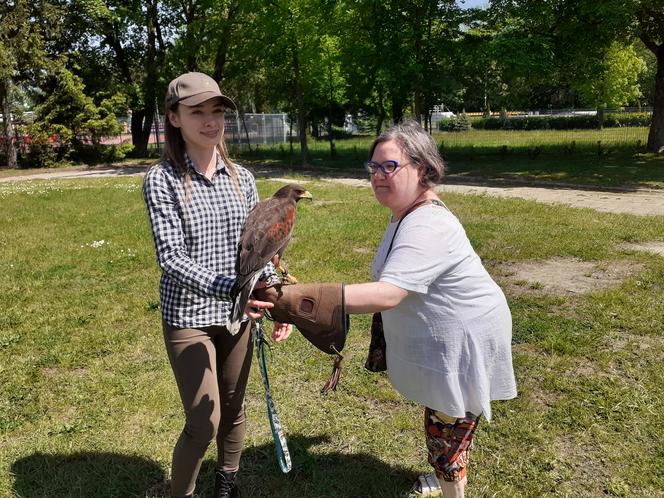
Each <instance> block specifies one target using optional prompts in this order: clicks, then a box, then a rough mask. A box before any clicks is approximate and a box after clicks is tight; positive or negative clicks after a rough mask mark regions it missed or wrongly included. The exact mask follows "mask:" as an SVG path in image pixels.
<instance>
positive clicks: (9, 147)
mask: <svg viewBox="0 0 664 498" xmlns="http://www.w3.org/2000/svg"><path fill="white" fill-rule="evenodd" d="M9 84H10V83H9V80H8V79H4V78H3V79H2V80H1V81H0V113H1V114H2V139H3V142H4V145H5V147H4V149H5V154H6V155H7V166H9V167H10V168H17V167H18V160H17V155H16V144H15V143H14V130H13V126H12V118H11V109H10V108H9Z"/></svg>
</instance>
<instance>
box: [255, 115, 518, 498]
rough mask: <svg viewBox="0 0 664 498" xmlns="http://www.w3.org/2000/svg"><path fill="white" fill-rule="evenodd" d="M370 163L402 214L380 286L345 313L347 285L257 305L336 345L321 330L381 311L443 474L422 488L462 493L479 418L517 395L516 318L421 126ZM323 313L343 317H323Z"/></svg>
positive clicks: (393, 140) (394, 358) (378, 275)
mask: <svg viewBox="0 0 664 498" xmlns="http://www.w3.org/2000/svg"><path fill="white" fill-rule="evenodd" d="M370 157H371V160H370V161H367V162H366V168H367V170H368V171H369V173H370V175H371V187H372V188H373V191H374V194H375V196H376V199H377V200H378V202H379V203H381V204H382V205H383V206H385V207H387V208H389V209H390V211H391V213H392V216H391V220H390V223H389V224H388V227H387V230H386V231H385V234H384V236H383V240H382V241H381V243H380V246H379V247H378V251H377V253H376V256H375V258H374V262H373V265H372V276H373V280H374V281H373V282H369V283H363V284H353V285H347V286H345V309H344V298H343V287H341V289H342V290H341V291H338V292H336V293H331V292H329V288H330V287H332V288H334V285H337V284H331V285H330V284H323V285H320V284H301V285H294V286H287V287H283V288H281V289H280V291H279V292H272V295H270V294H269V292H268V289H261V290H259V291H258V292H259V299H261V300H262V301H266V302H272V303H274V304H275V308H274V309H272V310H271V311H272V312H273V313H272V314H273V315H274V316H277V314H279V316H283V317H284V318H280V321H283V322H287V323H297V324H298V327H299V328H300V330H303V327H305V328H306V327H310V328H311V329H312V330H309V332H308V334H309V335H308V337H309V336H310V335H311V333H313V334H315V333H316V329H317V328H318V329H319V332H321V337H322V340H323V341H328V342H329V341H330V340H332V339H330V337H332V338H333V339H334V334H332V335H330V336H327V335H325V334H326V333H327V332H329V330H331V329H334V327H333V326H332V327H321V326H320V325H321V324H326V325H327V324H329V323H330V322H335V320H334V317H335V316H337V317H338V316H342V315H343V314H345V313H375V312H382V313H381V314H382V319H383V329H384V333H385V342H386V345H387V347H386V350H387V370H388V374H389V377H390V380H391V382H392V385H393V386H394V387H395V389H397V391H399V392H400V393H401V394H402V395H404V396H405V397H406V398H408V399H410V400H412V401H415V402H417V403H419V404H421V405H423V406H424V429H425V433H426V442H427V448H428V452H429V462H430V463H431V465H432V466H433V468H434V472H433V473H430V474H426V475H424V476H420V478H419V479H418V482H416V483H415V487H414V489H415V492H416V493H418V494H420V495H422V496H428V495H432V494H437V493H439V492H440V490H441V489H442V492H443V495H444V496H445V497H446V498H450V497H454V498H458V497H463V496H464V487H465V483H466V466H467V464H468V452H469V450H470V447H471V443H472V440H473V435H474V433H475V430H476V429H477V424H478V423H479V420H480V417H481V416H482V415H484V417H486V418H487V419H490V418H491V401H493V400H502V399H511V398H514V397H515V396H516V383H515V381H514V372H513V370H512V352H511V339H512V318H511V315H510V310H509V308H508V306H507V301H506V300H505V296H504V295H503V293H502V291H501V290H500V288H499V287H498V286H497V285H496V283H495V282H494V281H493V280H492V279H491V277H490V276H489V274H488V273H487V271H486V270H485V269H484V267H483V266H482V262H481V261H480V258H479V257H478V256H477V254H476V253H475V251H474V250H473V248H472V246H471V245H470V242H469V241H468V237H466V233H465V231H464V229H463V227H462V226H461V223H459V220H458V219H457V218H456V216H454V214H452V212H451V211H450V210H449V209H448V208H447V207H446V206H445V204H443V203H442V202H441V201H440V200H439V199H438V196H437V195H436V194H435V192H434V191H433V190H432V187H433V186H434V185H435V184H436V183H438V182H440V180H441V178H442V176H443V170H444V165H443V160H442V159H441V157H440V155H439V153H438V148H437V147H436V144H435V142H434V141H433V139H432V138H431V136H430V135H429V134H428V133H427V132H426V131H424V130H423V129H422V128H421V127H420V126H419V125H418V124H417V123H413V122H407V123H404V124H400V125H397V126H395V127H393V128H391V129H390V130H388V131H387V132H385V133H384V134H382V135H381V136H379V137H378V138H377V139H376V140H375V141H374V143H373V145H372V147H371V154H370ZM326 289H328V290H327V291H326ZM261 293H262V294H261ZM316 300H319V301H323V300H324V301H325V302H326V306H318V307H317V306H313V305H311V304H309V305H308V308H307V307H305V308H307V309H314V310H315V309H318V310H319V312H318V314H319V315H321V316H317V317H316V318H315V319H314V320H310V317H309V315H310V314H311V313H310V312H308V311H307V312H306V313H305V312H303V313H301V314H300V313H299V312H298V310H300V309H304V308H303V307H302V303H305V301H306V302H308V303H313V302H315V301H316ZM323 308H325V309H328V310H336V312H332V313H328V315H330V316H324V312H320V310H322V309H323ZM339 310H341V311H340V312H339ZM305 311H306V310H305ZM300 315H301V316H300ZM298 320H299V321H298ZM337 321H339V320H337ZM341 321H342V322H343V320H341ZM336 329H344V327H343V325H342V326H338V325H337V326H336ZM342 334H343V331H342ZM310 340H311V339H310ZM342 343H343V341H341V342H340V344H342Z"/></svg>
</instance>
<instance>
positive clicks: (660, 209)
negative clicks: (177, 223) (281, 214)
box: [0, 166, 664, 216]
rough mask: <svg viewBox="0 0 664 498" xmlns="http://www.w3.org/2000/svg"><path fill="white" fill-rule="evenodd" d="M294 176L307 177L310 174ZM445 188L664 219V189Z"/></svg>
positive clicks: (87, 173) (96, 172)
mask: <svg viewBox="0 0 664 498" xmlns="http://www.w3.org/2000/svg"><path fill="white" fill-rule="evenodd" d="M144 173H145V167H141V166H138V167H126V168H108V169H90V170H70V171H52V172H45V173H38V174H32V175H23V176H11V177H4V178H0V183H5V182H16V181H28V180H50V179H58V178H63V179H64V178H98V177H118V176H120V177H121V176H136V175H142V174H144ZM254 173H255V174H256V176H257V177H265V176H268V177H273V179H275V180H276V179H286V177H283V176H279V177H275V175H283V172H282V171H281V172H277V171H275V170H270V169H258V170H254ZM294 174H297V175H298V176H299V175H306V174H307V173H306V172H296V173H294ZM316 179H320V180H327V181H334V182H339V183H343V184H346V185H354V186H369V182H368V180H366V179H361V178H338V177H332V176H330V177H324V176H316ZM449 180H450V181H449V182H448V183H447V184H445V185H440V186H439V187H437V188H436V190H437V191H438V192H440V193H443V194H444V193H445V192H454V193H460V194H469V195H489V196H497V197H518V198H521V199H528V200H533V201H537V202H544V203H547V204H567V205H570V206H574V207H585V208H591V209H596V210H597V211H603V212H607V213H628V214H634V215H638V216H662V215H664V190H655V189H653V190H644V189H638V190H620V189H611V190H608V189H597V188H595V189H594V188H593V187H581V186H570V185H558V184H547V186H545V187H544V186H540V185H538V186H533V185H532V184H531V185H528V184H523V185H501V184H498V183H495V182H485V183H484V184H481V183H479V182H472V181H471V182H469V183H475V184H472V185H469V184H463V182H464V181H466V182H467V181H468V180H467V179H463V178H458V177H450V179H449Z"/></svg>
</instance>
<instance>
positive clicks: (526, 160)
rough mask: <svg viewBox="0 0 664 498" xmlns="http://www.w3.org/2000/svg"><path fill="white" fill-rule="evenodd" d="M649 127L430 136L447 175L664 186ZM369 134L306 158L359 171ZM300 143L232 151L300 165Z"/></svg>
mask: <svg viewBox="0 0 664 498" xmlns="http://www.w3.org/2000/svg"><path fill="white" fill-rule="evenodd" d="M647 136H648V129H647V128H643V127H625V128H606V129H604V130H568V131H557V130H538V131H504V130H470V131H467V132H461V133H453V132H436V133H434V138H435V140H436V142H437V143H438V144H439V146H440V149H441V151H442V153H443V155H444V157H445V159H446V162H447V164H448V174H450V175H454V176H456V177H473V178H479V179H483V180H508V181H514V180H517V181H530V182H532V181H541V182H563V183H571V184H583V185H596V186H600V187H625V188H628V189H629V188H635V187H647V188H662V187H664V155H661V154H659V155H656V154H647V153H645V152H644V150H645V149H644V144H645V143H646V142H647ZM372 140H373V138H372V137H355V138H352V139H347V140H337V141H336V142H335V146H336V157H335V158H334V159H333V158H332V157H331V154H330V148H329V143H328V142H327V141H324V140H310V141H309V148H310V156H311V157H310V160H309V162H310V164H311V165H312V166H314V167H315V168H325V169H328V170H331V171H332V172H334V171H337V172H342V173H345V174H353V175H361V174H363V170H362V162H363V161H364V160H366V158H367V154H368V150H369V146H370V145H371V141H372ZM298 151H299V148H298V144H297V143H295V144H294V151H293V153H291V150H290V146H289V144H283V145H278V146H258V147H256V146H253V148H252V150H251V151H248V150H246V149H242V150H232V152H233V155H234V156H238V157H240V158H241V159H242V160H243V161H244V162H249V163H253V164H255V165H261V164H266V163H267V164H271V165H276V166H281V167H285V168H294V169H297V168H298V167H299V164H300V156H299V152H298Z"/></svg>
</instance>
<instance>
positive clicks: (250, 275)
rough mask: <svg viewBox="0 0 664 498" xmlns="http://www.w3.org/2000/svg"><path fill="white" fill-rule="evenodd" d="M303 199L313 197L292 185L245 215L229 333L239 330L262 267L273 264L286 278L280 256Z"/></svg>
mask: <svg viewBox="0 0 664 498" xmlns="http://www.w3.org/2000/svg"><path fill="white" fill-rule="evenodd" d="M303 198H306V199H312V196H311V194H310V193H309V192H308V191H307V190H306V189H305V188H304V187H302V186H301V185H297V184H294V183H291V184H289V185H286V186H285V187H282V188H280V189H279V190H277V191H276V192H275V194H274V195H273V196H272V197H270V198H269V199H265V200H264V201H261V202H259V203H258V204H256V206H255V207H254V209H252V210H251V212H250V213H249V216H247V219H246V220H245V222H244V228H243V230H242V236H241V238H240V243H239V247H238V254H237V259H236V260H235V273H236V280H235V284H234V285H233V290H232V291H231V296H232V298H233V309H232V310H231V316H230V318H229V320H228V330H229V331H230V332H231V334H236V333H237V332H238V331H239V330H240V324H241V322H242V317H243V315H244V308H245V306H246V304H247V300H248V299H249V296H250V295H251V293H252V291H253V290H254V286H255V285H256V282H257V281H258V277H259V276H260V274H261V273H262V271H263V269H264V268H265V265H266V264H267V263H268V262H270V261H272V262H273V263H274V265H275V266H277V267H279V269H280V270H281V271H282V273H283V274H284V275H285V271H284V270H283V267H282V266H281V257H282V256H283V254H284V251H285V249H286V246H288V243H289V242H290V239H291V234H292V233H293V227H294V225H295V211H296V209H295V206H296V204H297V201H299V200H300V199H303Z"/></svg>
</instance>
